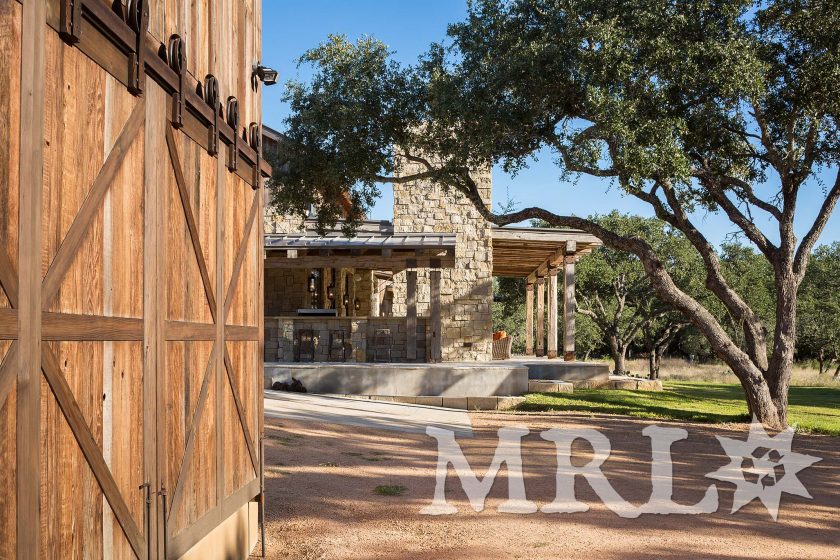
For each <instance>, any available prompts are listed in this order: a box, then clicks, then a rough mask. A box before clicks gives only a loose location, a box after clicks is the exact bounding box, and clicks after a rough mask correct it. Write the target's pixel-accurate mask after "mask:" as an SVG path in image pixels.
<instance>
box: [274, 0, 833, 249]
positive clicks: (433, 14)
mask: <svg viewBox="0 0 840 560" xmlns="http://www.w3.org/2000/svg"><path fill="white" fill-rule="evenodd" d="M465 13H466V1H465V0H423V1H422V2H416V1H408V0H307V1H305V2H300V1H294V2H293V1H291V0H265V1H264V2H263V21H262V25H263V57H262V58H263V63H264V64H266V65H268V66H271V67H273V68H275V69H276V70H278V71H279V72H280V81H279V83H278V84H277V85H275V86H272V87H268V88H265V89H263V122H264V123H265V124H267V125H268V126H270V127H272V128H275V129H278V130H282V129H283V119H284V118H285V117H286V116H287V115H288V107H287V106H285V104H283V103H282V101H281V97H282V93H283V85H282V84H283V83H284V82H285V81H286V80H288V79H291V78H301V79H306V77H307V76H308V73H307V69H306V68H301V69H298V68H297V67H296V59H297V58H298V57H299V56H300V55H301V54H302V53H303V52H304V51H305V50H307V49H309V48H311V47H314V46H316V45H317V44H318V43H320V42H322V41H323V40H324V39H326V37H327V35H329V34H330V33H342V34H345V35H347V36H348V37H349V38H350V39H351V40H355V39H357V38H358V37H360V36H362V35H373V36H375V37H377V38H378V39H380V40H382V41H384V42H385V43H386V44H388V45H389V46H390V47H391V49H392V50H393V51H395V52H394V57H395V58H396V59H397V60H399V61H400V62H403V63H407V64H411V63H413V62H415V61H416V60H417V57H418V56H419V55H421V54H422V53H423V52H424V51H425V50H426V48H427V47H428V45H429V44H430V43H431V42H433V41H440V40H442V39H443V38H444V36H445V33H446V26H447V24H448V23H450V22H454V21H458V20H460V19H462V18H463V16H464V14H465ZM540 155H541V156H542V157H541V158H540V159H539V161H537V162H534V163H532V164H531V166H530V167H529V168H528V169H526V170H524V171H522V172H520V173H519V174H518V175H517V176H516V177H509V176H506V175H505V174H504V173H503V172H501V171H500V170H498V169H496V170H494V172H493V200H494V206H495V203H496V202H499V201H504V200H506V199H507V198H508V196H510V197H511V198H513V199H514V200H515V201H517V202H518V203H519V206H520V207H527V206H541V207H543V208H546V209H548V210H550V211H553V212H556V213H558V214H572V215H577V216H588V215H591V214H596V213H598V214H603V213H607V212H610V211H612V210H615V209H617V210H619V211H621V212H625V213H633V214H641V215H651V214H652V212H651V211H650V207H649V206H648V205H647V204H645V203H643V202H641V201H638V200H636V199H634V198H632V197H628V196H625V195H623V194H622V193H621V192H620V191H619V189H617V188H611V186H610V184H609V183H608V182H605V181H602V180H599V179H595V178H590V177H581V178H580V179H579V180H578V181H577V182H575V183H572V182H568V181H566V182H561V181H560V179H559V170H558V167H557V166H556V165H555V163H554V160H553V158H552V157H551V154H547V153H546V154H540ZM833 177H834V174H833V172H831V173H830V174H829V173H826V174H824V182H825V183H826V184H828V185H829V186H830V183H829V180H830V179H831V180H833ZM382 193H383V196H382V198H381V199H380V200H379V202H378V203H377V204H376V206H375V207H374V209H373V211H372V213H371V218H373V219H390V218H391V215H392V211H391V205H392V203H393V196H392V193H391V190H390V188H389V186H387V185H386V186H383V187H382ZM822 194H823V187H822V186H820V185H818V184H817V183H816V182H813V183H812V184H809V185H807V186H806V187H805V188H804V189H803V192H802V194H801V195H800V205H799V216H798V219H797V233H798V234H799V236H800V238H801V236H802V235H804V231H805V230H806V229H807V227H808V226H809V225H810V223H811V221H812V220H813V218H814V216H815V215H816V212H817V210H818V208H819V205H820V204H821V202H822V198H823V197H822ZM694 219H695V221H696V223H697V224H698V226H699V227H700V228H701V230H703V231H704V232H706V233H707V235H708V236H709V237H710V239H711V240H712V241H713V242H715V243H720V242H721V241H725V240H726V239H727V238H728V236H730V235H731V234H732V233H733V232H734V231H736V227H735V226H734V225H732V224H731V223H729V221H728V220H726V219H725V218H724V217H722V216H719V215H706V214H698V215H696V216H694ZM756 224H757V225H759V227H762V229H767V227H766V226H768V225H769V222H768V221H764V220H763V219H762V217H761V216H760V215H757V216H756ZM767 233H768V235H770V236H771V238H772V231H768V232H767ZM837 240H840V216H838V212H835V215H834V216H833V217H832V218H831V220H830V221H829V224H828V226H827V227H826V230H825V232H824V233H823V237H822V239H821V242H823V243H827V242H832V241H837Z"/></svg>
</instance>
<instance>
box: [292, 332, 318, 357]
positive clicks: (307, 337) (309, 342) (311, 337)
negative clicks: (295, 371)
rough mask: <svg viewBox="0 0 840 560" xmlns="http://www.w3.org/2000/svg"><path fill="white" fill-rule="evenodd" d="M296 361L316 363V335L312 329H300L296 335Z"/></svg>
mask: <svg viewBox="0 0 840 560" xmlns="http://www.w3.org/2000/svg"><path fill="white" fill-rule="evenodd" d="M295 361H296V362H314V361H315V333H314V332H313V331H312V329H300V330H299V331H297V333H295Z"/></svg>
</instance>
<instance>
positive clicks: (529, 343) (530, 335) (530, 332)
mask: <svg viewBox="0 0 840 560" xmlns="http://www.w3.org/2000/svg"><path fill="white" fill-rule="evenodd" d="M525 355H526V356H533V355H534V283H533V282H528V283H526V284H525Z"/></svg>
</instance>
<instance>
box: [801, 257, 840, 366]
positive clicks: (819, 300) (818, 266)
mask: <svg viewBox="0 0 840 560" xmlns="http://www.w3.org/2000/svg"><path fill="white" fill-rule="evenodd" d="M799 293H800V299H799V305H800V312H799V321H798V323H797V347H798V351H799V357H800V358H811V359H814V360H816V361H817V362H819V366H820V373H823V370H825V369H828V368H829V367H830V366H832V365H837V367H838V368H840V243H838V242H835V243H833V244H831V245H823V246H821V247H818V248H817V250H816V251H815V252H814V256H813V257H812V259H811V266H810V267H809V268H808V272H807V274H806V275H805V280H804V281H803V283H802V287H801V288H800V292H799ZM837 371H838V372H840V369H837Z"/></svg>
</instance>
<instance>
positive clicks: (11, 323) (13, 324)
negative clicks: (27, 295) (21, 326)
mask: <svg viewBox="0 0 840 560" xmlns="http://www.w3.org/2000/svg"><path fill="white" fill-rule="evenodd" d="M17 335H18V313H17V310H15V309H7V308H5V307H0V340H13V339H15V338H17Z"/></svg>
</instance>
